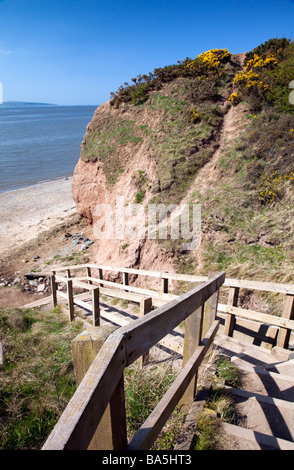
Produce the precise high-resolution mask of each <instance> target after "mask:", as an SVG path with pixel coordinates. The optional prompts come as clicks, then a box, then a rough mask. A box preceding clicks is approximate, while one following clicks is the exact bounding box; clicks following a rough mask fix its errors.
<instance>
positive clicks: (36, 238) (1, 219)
mask: <svg viewBox="0 0 294 470" xmlns="http://www.w3.org/2000/svg"><path fill="white" fill-rule="evenodd" d="M71 182H72V177H69V178H63V179H58V180H54V181H49V182H46V183H40V184H37V185H34V186H30V187H27V188H23V189H18V190H15V191H9V192H6V193H3V194H0V307H1V306H11V305H13V306H22V305H25V304H27V303H29V302H32V301H35V300H37V299H40V296H41V297H42V294H41V293H36V292H34V291H33V292H29V291H26V290H24V288H23V284H20V283H19V282H18V283H16V284H15V282H14V281H15V279H19V278H21V281H23V280H24V276H25V273H29V272H46V273H47V272H48V273H50V271H51V269H53V268H54V265H56V266H60V265H61V264H68V263H70V264H80V263H83V262H88V261H89V260H90V257H91V251H92V247H89V249H88V250H87V251H86V253H83V252H82V244H79V245H74V244H73V243H72V240H71V239H68V240H67V239H65V238H64V235H65V234H66V233H67V232H70V233H71V234H72V235H75V234H77V233H84V235H85V236H87V237H88V238H90V239H91V238H92V229H91V227H89V226H88V225H87V224H86V223H85V222H84V220H83V219H82V218H81V217H80V216H79V214H78V213H77V211H76V205H75V202H74V200H73V197H72V192H71ZM35 255H38V259H35ZM71 257H74V258H73V260H71V261H70V259H71ZM67 260H68V261H67ZM3 282H5V286H6V287H4V288H3V287H2V288H1V285H2V286H3ZM7 286H10V287H7ZM43 295H48V294H46V293H45V292H44V294H43Z"/></svg>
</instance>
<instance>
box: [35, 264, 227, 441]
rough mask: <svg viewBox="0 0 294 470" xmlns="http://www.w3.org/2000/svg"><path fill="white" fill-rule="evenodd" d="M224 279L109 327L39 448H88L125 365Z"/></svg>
mask: <svg viewBox="0 0 294 470" xmlns="http://www.w3.org/2000/svg"><path fill="white" fill-rule="evenodd" d="M224 280H225V273H220V274H217V275H215V276H214V277H212V278H211V279H209V280H207V281H206V282H205V283H203V284H202V285H199V286H197V287H195V288H194V289H192V290H191V291H189V292H187V293H186V294H183V295H181V296H179V297H178V298H176V299H174V300H171V301H170V302H168V303H167V304H165V305H164V306H162V307H159V308H157V309H156V310H154V311H153V312H150V313H147V314H146V315H145V316H144V317H142V318H138V319H137V320H134V321H133V322H131V323H130V324H128V325H127V326H125V327H122V328H119V329H117V330H116V331H114V332H113V333H112V334H111V335H110V336H109V337H108V338H107V340H106V341H105V343H104V345H103V346H102V348H101V350H100V352H99V353H98V354H97V356H96V358H95V359H94V361H93V362H92V364H91V366H90V368H89V369H88V371H87V373H86V375H85V376H84V379H83V380H82V382H81V384H80V385H79V387H78V388H77V390H76V392H75V394H74V395H73V397H72V398H71V400H70V402H69V404H68V406H67V407H66V409H65V410H64V412H63V414H62V415H61V417H60V419H59V421H58V423H57V425H56V426H55V428H54V429H53V431H52V432H51V434H50V436H49V437H48V439H47V441H46V443H45V444H44V446H43V450H49V449H56V450H58V449H59V450H61V449H76V450H79V449H87V447H88V445H89V443H90V441H91V439H92V436H93V434H94V432H95V430H96V428H97V425H98V423H99V422H100V420H101V418H102V416H103V413H104V411H105V409H106V407H107V405H108V403H109V401H110V399H111V397H112V395H113V393H114V391H115V389H116V387H117V385H118V383H119V381H120V379H121V376H122V373H123V370H124V368H125V367H127V366H129V365H130V364H132V363H133V362H134V361H136V360H137V359H138V358H139V357H140V356H142V355H143V354H145V353H147V352H148V351H149V349H150V348H151V347H152V346H154V345H155V344H157V343H158V342H159V341H160V340H161V339H162V338H164V337H165V336H166V335H167V334H168V333H169V332H171V331H172V330H173V329H174V328H175V327H176V326H177V325H178V324H179V323H181V322H182V321H183V320H185V319H186V318H187V317H188V316H189V315H191V314H192V313H193V312H194V311H195V310H197V309H198V308H200V307H201V306H202V305H203V304H204V303H205V302H206V301H207V300H208V299H209V298H210V297H212V295H213V294H214V293H215V292H217V291H218V290H219V289H220V287H221V286H222V284H223V283H224Z"/></svg>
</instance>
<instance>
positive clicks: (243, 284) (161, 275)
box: [52, 263, 294, 295]
mask: <svg viewBox="0 0 294 470" xmlns="http://www.w3.org/2000/svg"><path fill="white" fill-rule="evenodd" d="M87 267H88V268H93V269H102V270H105V271H111V272H118V273H128V274H136V275H140V276H148V277H154V278H158V279H170V280H174V281H186V282H192V283H195V282H205V281H207V279H208V276H197V275H190V274H178V273H169V272H165V271H151V270H145V269H135V268H125V267H119V266H108V265H100V264H91V263H89V264H80V265H75V266H62V267H54V268H52V271H54V272H59V271H66V270H68V269H83V268H87ZM224 287H238V288H240V289H252V290H259V291H264V292H274V293H279V294H290V295H294V284H284V283H277V282H262V281H252V280H246V279H235V278H226V280H225V282H224Z"/></svg>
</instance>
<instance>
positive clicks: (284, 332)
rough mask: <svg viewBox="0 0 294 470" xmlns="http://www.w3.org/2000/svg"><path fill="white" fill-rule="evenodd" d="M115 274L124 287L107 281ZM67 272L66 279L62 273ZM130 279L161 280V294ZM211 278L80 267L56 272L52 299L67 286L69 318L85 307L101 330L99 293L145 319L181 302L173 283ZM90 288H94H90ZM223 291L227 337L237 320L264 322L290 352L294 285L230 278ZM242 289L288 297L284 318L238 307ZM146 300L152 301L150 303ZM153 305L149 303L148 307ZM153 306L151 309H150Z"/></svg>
mask: <svg viewBox="0 0 294 470" xmlns="http://www.w3.org/2000/svg"><path fill="white" fill-rule="evenodd" d="M93 269H95V270H96V271H97V273H98V277H92V273H91V270H93ZM74 270H79V271H80V270H85V276H82V277H71V272H72V271H74ZM106 271H107V272H110V273H111V272H115V273H117V274H122V283H121V284H119V283H117V282H110V281H106V280H104V279H103V274H104V273H105V272H106ZM61 272H64V273H65V275H63V276H62V275H60V274H58V273H61ZM129 275H135V276H146V277H147V278H148V277H151V278H154V279H157V280H158V282H159V283H160V290H159V291H156V290H151V289H146V288H145V289H143V288H140V287H134V286H130V285H129ZM207 279H208V276H196V275H187V274H186V275H185V274H178V273H168V272H160V271H151V270H143V269H134V268H125V267H113V266H105V265H97V264H83V265H77V266H65V267H60V268H55V269H54V271H53V275H52V280H51V283H52V295H53V303H54V305H56V303H57V295H56V281H58V282H64V283H66V284H67V294H65V293H62V292H59V295H60V296H64V297H66V298H67V299H68V306H69V316H70V318H71V319H72V318H73V316H74V304H76V305H79V306H81V307H86V308H88V309H89V308H90V309H91V310H92V312H93V324H94V325H95V326H98V325H99V323H100V320H99V293H100V294H104V295H108V296H113V297H119V298H121V299H126V300H129V301H133V302H138V303H139V304H140V310H141V315H144V314H146V313H148V311H150V309H151V306H152V307H159V306H161V305H164V304H165V303H166V302H168V301H170V300H173V299H175V298H178V296H177V295H175V294H171V293H169V282H170V281H182V282H187V283H191V284H192V285H195V283H196V284H198V283H201V282H205V281H207ZM89 284H90V285H89ZM73 286H76V287H80V288H84V289H88V290H89V291H91V295H92V305H90V306H89V304H85V302H84V298H85V294H81V295H80V296H79V295H77V296H74V298H73V292H72V289H73ZM223 288H228V289H229V293H228V300H227V303H226V304H219V306H218V312H219V313H220V314H225V317H226V320H225V327H224V333H225V334H226V335H228V336H233V334H234V330H235V327H236V318H244V319H246V320H250V321H255V322H260V323H261V324H263V323H264V324H267V325H274V326H276V327H277V328H279V331H278V336H277V339H276V344H277V345H278V346H280V347H282V348H288V345H289V339H290V334H291V331H292V330H293V329H294V323H293V321H294V320H293V318H294V284H281V283H273V282H260V281H251V280H240V279H232V278H226V280H225V282H224V284H223ZM241 289H247V290H253V291H263V292H271V293H275V294H281V295H282V296H283V297H284V307H283V315H282V317H278V316H274V315H266V314H264V313H260V312H257V311H253V310H248V309H244V308H240V307H238V298H239V294H240V290H241ZM146 298H149V299H151V301H150V302H149V301H146ZM148 302H149V303H148ZM147 305H149V308H146V307H147Z"/></svg>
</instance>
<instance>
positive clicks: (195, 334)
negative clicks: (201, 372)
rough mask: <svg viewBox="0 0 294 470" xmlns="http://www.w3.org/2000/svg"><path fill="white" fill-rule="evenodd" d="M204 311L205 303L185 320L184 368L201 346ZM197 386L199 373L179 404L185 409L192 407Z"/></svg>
mask: <svg viewBox="0 0 294 470" xmlns="http://www.w3.org/2000/svg"><path fill="white" fill-rule="evenodd" d="M203 313H204V305H202V306H201V307H199V308H198V309H197V310H195V312H193V313H192V314H191V315H190V316H189V317H187V318H186V320H185V339H184V349H183V363H182V368H184V367H185V365H186V364H187V362H188V360H189V359H190V357H191V356H192V355H193V353H194V352H195V350H196V348H197V346H199V344H200V341H201V336H202V329H203ZM196 387H197V374H195V376H194V377H193V379H192V380H191V382H190V384H189V385H188V387H187V389H186V391H185V393H184V394H183V396H182V398H181V400H180V402H179V404H180V406H181V407H182V409H183V408H184V410H186V409H188V408H190V406H191V403H192V402H193V400H194V397H195V395H196Z"/></svg>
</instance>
